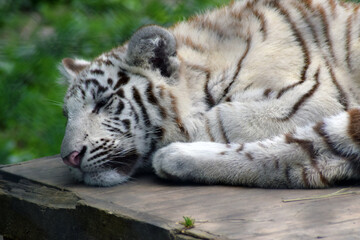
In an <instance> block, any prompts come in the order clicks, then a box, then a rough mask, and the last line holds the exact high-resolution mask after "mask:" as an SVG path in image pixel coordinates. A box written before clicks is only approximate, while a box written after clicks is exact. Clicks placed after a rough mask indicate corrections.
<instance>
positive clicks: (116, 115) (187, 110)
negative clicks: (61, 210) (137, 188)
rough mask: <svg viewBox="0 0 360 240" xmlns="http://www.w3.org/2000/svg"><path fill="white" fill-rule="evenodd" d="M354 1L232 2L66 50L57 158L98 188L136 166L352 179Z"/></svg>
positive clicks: (277, 183)
mask: <svg viewBox="0 0 360 240" xmlns="http://www.w3.org/2000/svg"><path fill="white" fill-rule="evenodd" d="M359 6H360V5H355V4H351V3H345V2H339V1H335V0H243V1H237V2H234V3H232V4H231V5H229V6H225V7H222V8H220V9H217V10H214V11H211V12H208V13H205V14H203V15H199V16H196V17H193V18H191V19H190V20H188V21H186V22H180V23H178V24H176V25H175V26H174V27H172V28H170V29H165V28H162V27H159V26H146V27H143V28H141V29H139V30H138V31H137V32H136V33H135V34H134V35H133V36H132V37H131V39H130V41H129V42H128V43H125V44H124V45H123V46H121V47H118V48H115V49H113V50H112V51H110V52H107V53H103V54H102V55H100V56H99V57H98V58H96V59H95V60H93V61H92V62H88V61H85V60H73V59H69V58H67V59H64V60H63V72H64V74H65V75H66V77H67V79H68V84H69V89H68V91H67V94H66V97H65V103H64V113H65V115H66V117H67V118H68V123H67V127H66V133H65V137H64V140H63V143H62V147H61V157H62V158H63V160H64V162H65V163H66V164H67V165H69V166H71V169H72V172H74V174H75V175H76V176H77V178H78V179H79V180H82V181H84V182H85V183H87V184H91V185H100V186H110V185H114V184H118V183H122V182H125V181H126V180H127V179H129V177H130V176H131V175H132V174H133V173H134V172H135V171H136V170H137V169H139V168H145V169H151V168H153V169H154V171H155V173H156V174H157V175H158V176H160V177H162V178H168V179H175V180H181V181H195V182H202V183H215V184H216V183H220V184H236V185H247V186H256V187H267V188H323V187H328V186H331V185H334V184H336V183H337V182H339V181H343V180H355V181H356V180H359V179H360V108H359V101H360V89H359V86H360V41H359V39H360V38H359V37H360V16H359V15H360V14H359Z"/></svg>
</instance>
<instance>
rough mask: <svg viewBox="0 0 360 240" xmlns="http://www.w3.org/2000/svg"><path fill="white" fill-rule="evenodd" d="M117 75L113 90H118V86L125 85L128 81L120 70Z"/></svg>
mask: <svg viewBox="0 0 360 240" xmlns="http://www.w3.org/2000/svg"><path fill="white" fill-rule="evenodd" d="M117 75H118V81H117V82H116V84H115V87H114V90H116V89H118V88H119V87H120V86H123V85H125V84H127V83H128V82H129V80H130V78H129V76H128V75H127V74H126V73H125V72H123V71H121V70H120V71H119V72H118V73H117Z"/></svg>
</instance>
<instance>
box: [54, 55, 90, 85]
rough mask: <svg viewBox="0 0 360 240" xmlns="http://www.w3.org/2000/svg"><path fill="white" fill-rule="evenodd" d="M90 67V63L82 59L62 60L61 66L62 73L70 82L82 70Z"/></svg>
mask: <svg viewBox="0 0 360 240" xmlns="http://www.w3.org/2000/svg"><path fill="white" fill-rule="evenodd" d="M89 65H90V62H88V61H85V60H82V59H72V58H64V59H63V60H62V66H60V71H61V72H62V73H63V75H65V77H66V78H67V79H68V80H70V79H71V78H75V77H76V76H77V75H78V74H79V73H80V72H81V71H82V70H84V69H85V68H86V67H88V66H89Z"/></svg>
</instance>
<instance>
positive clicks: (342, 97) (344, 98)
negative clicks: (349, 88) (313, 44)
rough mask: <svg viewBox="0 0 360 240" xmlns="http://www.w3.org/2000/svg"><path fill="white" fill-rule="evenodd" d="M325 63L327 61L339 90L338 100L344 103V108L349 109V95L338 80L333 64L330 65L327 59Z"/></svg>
mask: <svg viewBox="0 0 360 240" xmlns="http://www.w3.org/2000/svg"><path fill="white" fill-rule="evenodd" d="M325 63H326V66H327V68H328V69H329V73H330V77H331V81H332V82H333V84H334V85H335V86H336V88H337V90H338V93H339V96H338V101H339V103H340V104H341V105H343V107H344V110H348V108H349V103H348V99H347V96H346V94H345V92H344V90H343V89H342V87H341V86H340V84H339V82H338V81H337V79H336V76H335V73H334V70H333V68H332V66H331V65H330V63H329V62H328V61H326V62H325Z"/></svg>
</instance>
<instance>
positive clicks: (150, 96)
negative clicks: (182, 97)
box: [145, 81, 166, 118]
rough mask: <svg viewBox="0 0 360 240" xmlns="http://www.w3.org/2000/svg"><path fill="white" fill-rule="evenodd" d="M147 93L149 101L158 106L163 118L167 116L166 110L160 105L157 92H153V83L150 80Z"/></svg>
mask: <svg viewBox="0 0 360 240" xmlns="http://www.w3.org/2000/svg"><path fill="white" fill-rule="evenodd" d="M145 94H146V96H147V100H148V102H149V103H151V104H152V105H153V106H157V108H158V112H159V113H160V115H161V117H162V118H166V111H165V109H164V108H163V107H162V106H161V105H160V103H159V101H158V99H157V98H156V97H155V94H154V92H153V84H152V82H150V81H149V84H148V86H147V88H146V91H145Z"/></svg>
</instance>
